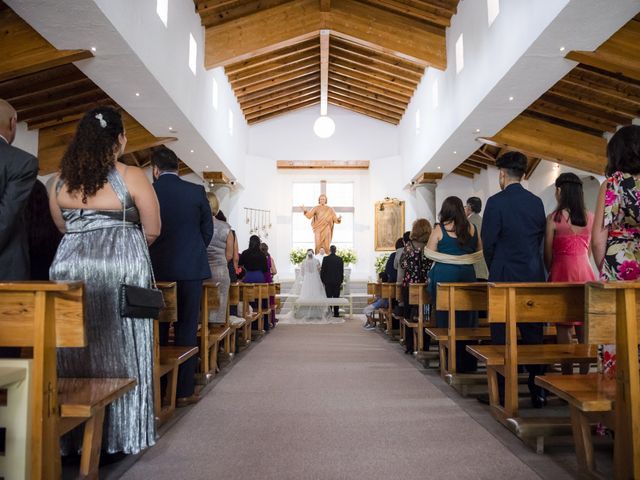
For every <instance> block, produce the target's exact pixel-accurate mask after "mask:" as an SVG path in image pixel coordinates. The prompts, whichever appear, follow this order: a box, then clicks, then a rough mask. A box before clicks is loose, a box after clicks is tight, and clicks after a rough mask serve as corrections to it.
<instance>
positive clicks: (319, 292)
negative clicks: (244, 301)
mask: <svg viewBox="0 0 640 480" xmlns="http://www.w3.org/2000/svg"><path fill="white" fill-rule="evenodd" d="M291 294H292V295H293V297H290V298H289V299H287V301H286V302H285V304H284V306H283V310H285V311H286V310H289V311H288V313H286V314H285V315H284V316H281V317H280V321H279V323H281V324H287V323H312V324H320V323H342V322H344V319H342V318H334V317H332V316H331V314H330V312H329V309H328V306H329V303H330V301H331V300H330V299H327V294H326V293H325V289H324V285H323V283H322V280H320V262H319V261H318V259H317V258H315V257H314V256H313V250H311V249H309V250H307V257H306V258H305V259H304V260H303V261H302V263H301V264H300V276H299V277H298V278H296V281H295V282H294V284H293V288H292V289H291ZM296 296H297V297H296Z"/></svg>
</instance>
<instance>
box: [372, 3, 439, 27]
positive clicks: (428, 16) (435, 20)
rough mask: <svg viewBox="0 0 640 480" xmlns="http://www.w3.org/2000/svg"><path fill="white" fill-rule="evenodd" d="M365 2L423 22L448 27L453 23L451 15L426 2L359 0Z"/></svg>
mask: <svg viewBox="0 0 640 480" xmlns="http://www.w3.org/2000/svg"><path fill="white" fill-rule="evenodd" d="M359 1H361V2H363V3H366V4H369V5H372V6H374V7H378V8H383V9H385V10H388V11H390V12H393V13H398V14H401V15H405V16H408V17H410V18H415V19H416V20H420V21H422V22H426V23H428V24H431V25H435V26H438V27H442V28H447V27H449V26H450V25H451V15H447V14H438V13H436V9H433V8H429V5H428V4H425V3H424V2H415V1H411V0H404V1H399V0H359Z"/></svg>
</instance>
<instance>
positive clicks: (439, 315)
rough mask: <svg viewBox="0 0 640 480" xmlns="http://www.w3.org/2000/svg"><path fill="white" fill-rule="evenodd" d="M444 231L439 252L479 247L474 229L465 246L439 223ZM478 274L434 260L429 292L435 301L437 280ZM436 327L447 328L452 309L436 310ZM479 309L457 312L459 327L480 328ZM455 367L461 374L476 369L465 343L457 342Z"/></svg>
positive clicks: (455, 252)
mask: <svg viewBox="0 0 640 480" xmlns="http://www.w3.org/2000/svg"><path fill="white" fill-rule="evenodd" d="M439 227H440V230H441V231H442V240H440V241H439V242H438V248H437V251H438V252H440V253H446V254H447V255H456V256H457V255H466V254H470V253H474V252H475V251H476V250H477V249H478V231H477V230H475V231H474V232H473V236H472V237H471V238H469V239H468V240H467V241H466V242H465V243H464V244H463V245H460V243H459V242H458V239H457V238H454V237H452V236H450V235H449V234H448V233H447V231H446V230H445V228H444V226H443V225H442V224H439ZM475 281H476V273H475V270H474V267H473V265H450V264H447V263H440V262H435V263H434V264H433V267H431V270H430V271H429V293H430V294H431V298H432V302H433V304H434V305H435V304H436V295H437V285H438V283H453V282H475ZM436 326H437V327H438V328H447V327H448V326H449V312H446V311H437V312H436ZM477 326H478V312H456V327H458V328H461V327H463V328H464V327H477ZM456 357H457V358H456V366H457V370H458V372H460V373H463V372H465V371H466V372H469V371H475V370H476V368H477V362H476V360H475V358H474V357H472V356H471V355H469V354H468V353H467V352H466V351H465V343H464V342H457V348H456Z"/></svg>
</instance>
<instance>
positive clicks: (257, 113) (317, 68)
mask: <svg viewBox="0 0 640 480" xmlns="http://www.w3.org/2000/svg"><path fill="white" fill-rule="evenodd" d="M194 3H195V7H196V11H197V12H198V13H199V14H200V16H201V19H202V24H203V26H204V27H205V29H206V34H205V39H206V40H205V41H206V44H205V67H206V68H215V67H218V66H224V67H225V73H226V74H227V77H228V79H229V82H230V84H231V86H232V88H233V89H234V92H235V94H236V97H237V98H238V101H239V103H240V106H241V108H242V111H243V113H244V115H245V118H246V120H247V122H248V123H249V124H254V123H257V122H260V121H263V120H267V119H270V118H273V117H275V116H278V115H282V114H284V113H286V112H289V111H292V110H296V109H299V108H303V107H307V106H310V105H316V104H320V103H321V100H324V98H325V97H326V102H327V103H329V104H332V105H337V106H340V107H344V108H347V109H349V110H352V111H354V112H358V113H361V114H363V115H367V116H369V117H372V118H376V119H378V120H382V121H385V122H388V123H392V124H394V125H397V124H398V123H399V122H400V120H401V118H402V115H403V114H404V111H405V110H406V108H407V105H408V103H409V101H410V100H411V97H412V95H413V93H414V91H415V89H416V87H417V85H418V83H419V82H420V79H421V78H422V75H423V73H424V70H425V68H426V67H427V66H434V67H436V68H440V69H444V68H445V67H446V50H445V29H446V27H448V26H449V24H450V21H451V17H452V16H453V15H454V14H455V13H456V8H457V4H458V0H194ZM323 36H324V38H325V39H326V40H324V41H323V42H321V38H322V37H323ZM327 40H328V41H327ZM323 69H325V70H326V71H327V72H328V75H326V78H323V76H322V75H321V71H322V70H323Z"/></svg>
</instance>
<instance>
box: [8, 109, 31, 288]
mask: <svg viewBox="0 0 640 480" xmlns="http://www.w3.org/2000/svg"><path fill="white" fill-rule="evenodd" d="M17 124H18V116H17V114H16V111H15V109H14V108H13V107H12V106H11V105H9V103H7V102H6V101H4V100H2V99H0V281H16V280H29V246H28V242H27V231H26V226H25V223H24V218H23V217H24V209H25V207H26V205H27V200H28V198H29V195H30V194H31V190H32V189H33V185H34V183H35V182H36V179H37V176H38V159H37V158H36V157H34V156H33V155H31V154H29V153H27V152H25V151H23V150H20V149H19V148H16V147H12V146H11V144H12V143H13V140H14V139H15V137H16V126H17Z"/></svg>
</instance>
